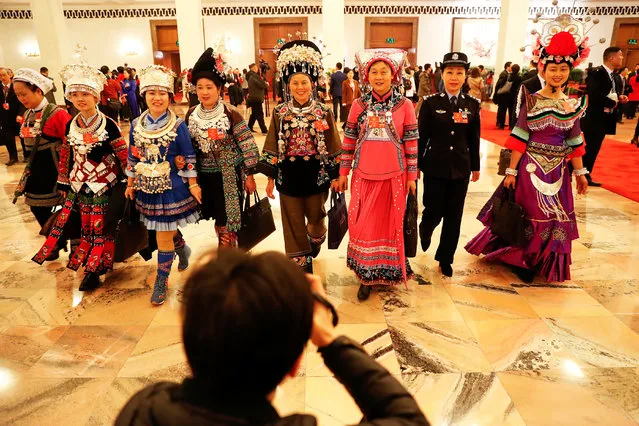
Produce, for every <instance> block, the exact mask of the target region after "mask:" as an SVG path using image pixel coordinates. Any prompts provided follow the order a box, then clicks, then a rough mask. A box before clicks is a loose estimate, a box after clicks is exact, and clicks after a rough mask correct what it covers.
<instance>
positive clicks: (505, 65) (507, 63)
mask: <svg viewBox="0 0 639 426" xmlns="http://www.w3.org/2000/svg"><path fill="white" fill-rule="evenodd" d="M512 64H513V63H512V62H510V61H508V62H506V63H505V64H504V69H506V68H508V67H509V66H511V65H512Z"/></svg>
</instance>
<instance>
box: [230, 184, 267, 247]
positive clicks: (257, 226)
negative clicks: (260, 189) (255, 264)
mask: <svg viewBox="0 0 639 426" xmlns="http://www.w3.org/2000/svg"><path fill="white" fill-rule="evenodd" d="M253 196H254V198H255V204H253V205H252V206H251V196H250V195H248V194H247V195H246V196H245V201H244V208H241V211H242V227H241V228H240V230H239V231H237V242H238V245H239V247H240V248H243V249H244V250H250V249H252V248H253V247H255V246H256V245H257V244H258V243H259V242H261V241H262V240H264V239H265V238H266V237H268V236H269V235H271V234H272V233H273V232H275V220H274V219H273V212H272V211H271V203H269V201H268V198H262V199H261V200H260V198H259V196H258V195H257V191H255V192H254V193H253ZM241 206H242V203H240V207H241Z"/></svg>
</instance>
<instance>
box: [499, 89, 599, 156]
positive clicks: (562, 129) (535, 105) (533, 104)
mask: <svg viewBox="0 0 639 426" xmlns="http://www.w3.org/2000/svg"><path fill="white" fill-rule="evenodd" d="M523 90H524V93H523V101H522V105H521V108H520V113H519V115H518V119H517V125H516V126H515V127H514V128H513V131H512V133H511V134H510V137H509V138H508V140H507V141H506V148H508V149H512V150H513V151H518V152H521V153H522V154H523V153H525V152H526V151H527V150H528V151H530V152H532V153H535V154H539V155H545V156H552V157H566V159H567V160H570V159H572V158H575V157H581V156H583V155H584V154H585V153H586V148H585V144H584V138H583V135H582V133H581V126H580V118H581V117H582V116H583V115H584V113H585V112H586V109H587V108H588V97H587V96H583V97H581V98H579V99H561V100H557V99H549V98H545V97H544V96H542V95H539V94H538V93H533V94H530V93H528V91H527V90H526V89H525V88H524V89H523ZM550 130H554V131H555V132H557V133H559V134H561V136H562V138H563V139H564V143H563V146H553V147H549V146H547V144H544V143H540V142H543V141H535V140H533V139H536V138H535V133H536V132H542V131H544V133H545V134H544V138H546V137H548V134H549V131H550Z"/></svg>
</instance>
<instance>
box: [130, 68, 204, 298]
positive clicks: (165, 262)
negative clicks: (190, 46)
mask: <svg viewBox="0 0 639 426" xmlns="http://www.w3.org/2000/svg"><path fill="white" fill-rule="evenodd" d="M173 78H174V74H173V72H172V71H170V70H168V69H166V68H164V67H162V66H159V65H150V66H148V67H145V68H144V69H142V70H140V93H141V94H143V95H144V97H145V100H146V103H147V105H148V108H149V109H148V110H146V111H145V112H144V113H143V114H142V115H141V116H140V117H138V118H137V119H136V120H135V121H134V122H133V123H132V124H131V135H130V138H129V140H130V143H129V154H128V165H127V170H126V174H127V176H128V185H127V189H126V196H127V197H128V198H130V199H132V200H133V199H135V203H136V206H137V209H138V210H139V211H140V213H141V218H142V221H143V222H144V224H145V225H146V228H147V229H148V230H150V231H156V238H157V245H158V274H157V277H156V279H155V285H154V287H153V295H152V296H151V303H152V304H154V305H161V304H162V303H164V299H165V298H166V291H167V282H168V279H169V273H170V272H171V265H172V264H173V259H174V258H175V255H176V252H177V255H178V256H179V257H180V265H182V267H181V268H180V269H186V266H188V247H187V246H184V245H183V240H182V239H181V238H179V240H180V241H174V239H176V236H177V234H178V233H177V230H178V227H183V226H186V225H188V224H190V223H195V222H197V220H198V219H199V217H200V216H199V213H198V211H197V209H198V203H199V202H201V200H202V192H201V190H200V186H199V185H198V183H197V172H196V171H195V151H193V146H192V145H191V138H190V137H189V131H188V129H187V128H186V124H184V122H183V121H182V120H181V119H180V118H178V117H177V116H176V115H175V113H174V112H173V111H171V110H170V109H169V104H170V101H171V100H170V97H171V95H172V94H173ZM178 155H181V156H183V157H184V160H185V162H186V165H185V167H184V169H183V170H180V171H178V169H177V167H176V166H175V164H174V163H175V157H176V156H178ZM180 243H182V244H180ZM185 251H186V252H185ZM180 265H179V266H180Z"/></svg>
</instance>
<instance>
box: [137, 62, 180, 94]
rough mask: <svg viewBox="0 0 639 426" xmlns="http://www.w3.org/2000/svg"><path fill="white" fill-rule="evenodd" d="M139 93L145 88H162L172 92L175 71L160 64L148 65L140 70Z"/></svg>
mask: <svg viewBox="0 0 639 426" xmlns="http://www.w3.org/2000/svg"><path fill="white" fill-rule="evenodd" d="M138 77H139V78H140V94H143V93H144V92H146V91H147V90H162V91H164V92H169V93H173V81H174V79H175V73H174V72H173V71H171V70H170V69H168V68H166V67H163V66H162V65H149V66H146V67H144V68H142V69H141V70H140V72H139V73H138Z"/></svg>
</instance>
